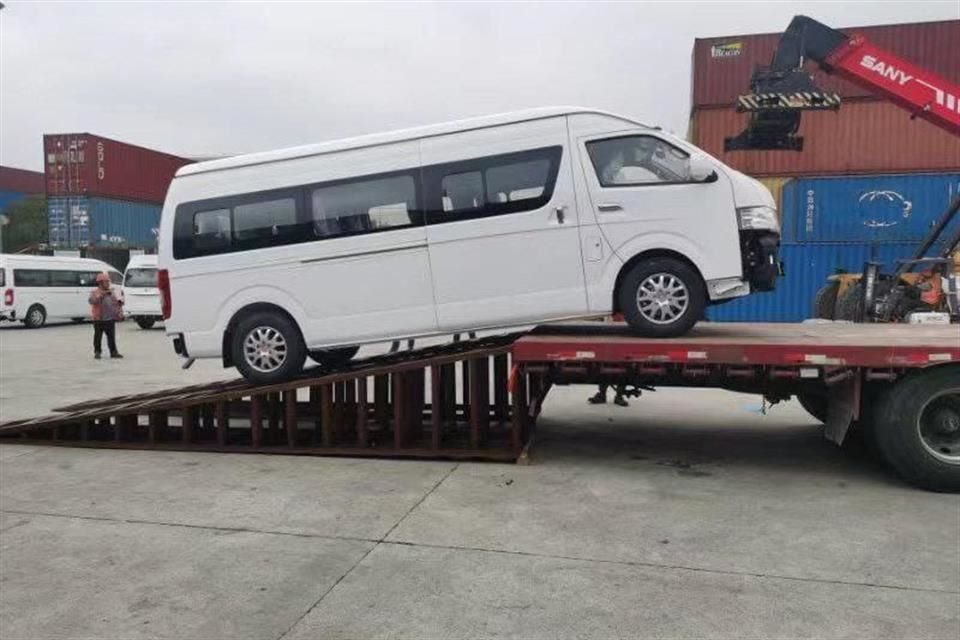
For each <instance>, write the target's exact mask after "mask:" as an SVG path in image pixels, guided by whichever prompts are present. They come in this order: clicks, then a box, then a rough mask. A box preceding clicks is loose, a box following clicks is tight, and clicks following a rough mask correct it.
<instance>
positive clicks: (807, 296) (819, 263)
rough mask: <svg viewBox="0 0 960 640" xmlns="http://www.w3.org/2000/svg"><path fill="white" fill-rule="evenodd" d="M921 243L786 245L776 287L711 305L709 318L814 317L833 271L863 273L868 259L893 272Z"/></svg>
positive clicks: (774, 319)
mask: <svg viewBox="0 0 960 640" xmlns="http://www.w3.org/2000/svg"><path fill="white" fill-rule="evenodd" d="M918 244H919V243H916V242H902V243H890V244H876V245H870V244H868V243H862V242H861V243H849V244H839V243H819V244H784V245H783V246H782V247H781V254H780V255H781V258H782V259H783V261H784V263H785V272H786V275H785V276H784V277H782V278H780V279H779V281H778V282H777V288H776V290H774V291H770V292H767V293H754V294H751V295H749V296H746V297H743V298H738V299H737V300H734V301H732V302H728V303H726V304H722V305H718V306H713V307H709V308H708V309H707V317H708V318H709V319H710V320H712V321H715V322H800V321H801V320H805V319H807V318H810V317H811V310H812V307H813V297H814V295H815V294H816V292H817V290H818V289H819V288H820V287H822V286H823V285H824V284H826V282H827V277H828V276H830V275H831V274H834V273H836V272H837V271H838V270H841V271H849V272H856V273H859V272H861V271H862V270H863V265H864V263H865V262H867V261H868V260H875V261H877V262H881V263H883V264H884V269H885V270H886V271H889V270H891V269H892V268H893V267H894V266H895V264H896V261H897V260H898V259H899V260H902V259H906V258H909V257H910V256H911V255H912V254H913V252H914V251H915V250H916V248H917V247H918Z"/></svg>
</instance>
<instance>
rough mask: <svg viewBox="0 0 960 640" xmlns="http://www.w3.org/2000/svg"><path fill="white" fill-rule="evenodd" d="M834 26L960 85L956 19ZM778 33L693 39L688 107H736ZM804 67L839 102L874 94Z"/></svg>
mask: <svg viewBox="0 0 960 640" xmlns="http://www.w3.org/2000/svg"><path fill="white" fill-rule="evenodd" d="M783 26H784V27H786V26H787V25H783ZM831 26H832V25H831ZM837 28H838V29H839V30H840V31H843V32H844V33H846V34H848V35H852V34H854V33H859V34H861V35H863V36H865V37H866V38H867V39H868V40H870V41H871V42H873V43H874V44H875V45H877V46H878V47H881V48H882V49H885V50H887V51H889V52H891V53H893V54H896V55H898V56H900V57H901V58H903V59H904V60H908V61H910V62H912V63H913V64H915V65H917V66H919V67H922V68H924V69H927V70H928V71H931V72H933V73H936V74H938V75H940V76H943V77H945V78H946V79H948V80H951V81H953V82H955V83H960V55H957V51H956V46H957V43H958V42H960V20H947V21H942V22H922V23H914V24H896V25H884V26H874V27H851V28H839V27H837ZM781 35H782V34H779V33H765V34H753V35H739V36H726V37H720V38H703V39H697V40H696V41H695V43H694V46H693V107H694V108H695V109H698V108H700V107H716V106H723V107H729V106H732V105H734V104H736V100H737V96H738V95H740V94H742V93H747V92H748V91H749V81H750V74H751V73H753V70H754V68H755V67H756V66H757V65H764V66H765V65H769V64H770V60H771V58H772V57H773V52H774V50H775V49H776V46H777V42H778V41H779V39H780V36H781ZM806 68H807V70H808V71H810V72H811V74H812V75H813V76H814V81H815V82H816V83H817V85H818V86H820V87H821V88H823V89H824V90H825V91H835V92H837V93H839V94H840V95H841V96H843V97H844V98H852V97H867V96H871V95H873V94H872V93H871V92H870V91H869V90H867V89H864V88H862V87H860V86H858V85H855V84H853V83H851V82H848V81H846V80H843V79H841V78H839V77H838V76H835V75H833V76H832V75H828V74H826V73H824V72H822V71H820V70H819V69H818V68H816V65H814V64H809V65H807V67H806Z"/></svg>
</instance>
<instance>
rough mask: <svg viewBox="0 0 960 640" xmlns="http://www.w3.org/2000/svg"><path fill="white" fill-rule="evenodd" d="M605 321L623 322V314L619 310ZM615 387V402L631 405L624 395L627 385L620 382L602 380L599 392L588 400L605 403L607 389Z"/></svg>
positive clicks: (604, 319)
mask: <svg viewBox="0 0 960 640" xmlns="http://www.w3.org/2000/svg"><path fill="white" fill-rule="evenodd" d="M603 322H623V314H622V313H620V312H619V311H617V312H615V313H614V314H613V315H612V316H608V317H605V318H603ZM610 387H613V390H614V394H615V395H614V398H613V404H615V405H617V406H618V407H629V406H630V403H629V402H627V399H626V398H625V397H624V396H625V395H626V393H625V391H626V386H625V385H624V384H623V383H619V384H613V385H611V384H609V383H607V382H601V383H600V385H599V387H598V388H597V392H596V393H595V394H593V395H592V396H590V397H589V398H587V402H589V403H590V404H604V403H606V401H607V389H609V388H610Z"/></svg>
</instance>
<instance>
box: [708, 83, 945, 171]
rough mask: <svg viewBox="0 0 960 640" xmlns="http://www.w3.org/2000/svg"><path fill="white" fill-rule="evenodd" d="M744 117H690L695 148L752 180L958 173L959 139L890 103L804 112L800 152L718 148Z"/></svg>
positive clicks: (711, 113) (722, 113) (716, 112)
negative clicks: (774, 177)
mask: <svg viewBox="0 0 960 640" xmlns="http://www.w3.org/2000/svg"><path fill="white" fill-rule="evenodd" d="M748 117H749V116H748V115H747V114H743V113H737V112H736V111H734V110H733V109H732V108H731V109H704V110H701V111H698V112H696V113H695V114H694V115H693V120H694V125H693V131H694V144H696V145H697V146H698V147H700V148H702V149H703V150H704V151H706V152H708V153H710V154H711V155H713V156H715V157H717V158H718V159H720V160H722V161H723V162H725V163H726V164H728V165H730V166H731V167H734V168H736V169H739V170H740V171H743V172H744V173H746V174H748V175H751V176H757V177H759V176H818V175H845V174H862V173H867V174H879V173H919V172H924V173H931V172H948V171H960V138H958V137H957V136H952V135H950V134H949V133H947V132H945V131H944V130H943V129H940V128H938V127H936V126H934V125H933V124H930V123H929V122H926V121H924V120H919V119H916V120H911V119H910V114H909V113H908V112H907V111H905V110H903V109H901V108H900V107H898V106H896V105H894V104H892V103H889V102H877V101H872V102H850V103H847V104H845V105H843V107H841V109H840V111H837V112H828V111H810V112H807V113H805V114H803V119H802V121H801V123H800V131H799V135H801V136H803V138H804V147H803V151H800V152H797V151H731V152H725V151H724V150H723V140H724V138H728V137H732V136H735V135H737V134H738V133H740V132H741V131H743V130H744V129H745V128H746V126H747V120H748Z"/></svg>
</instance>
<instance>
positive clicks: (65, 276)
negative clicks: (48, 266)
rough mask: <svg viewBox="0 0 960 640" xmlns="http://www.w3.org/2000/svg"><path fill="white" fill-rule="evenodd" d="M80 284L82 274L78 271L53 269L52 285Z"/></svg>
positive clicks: (68, 285)
mask: <svg viewBox="0 0 960 640" xmlns="http://www.w3.org/2000/svg"><path fill="white" fill-rule="evenodd" d="M79 285H80V274H79V273H77V272H76V271H51V272H50V286H51V287H76V286H79Z"/></svg>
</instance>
